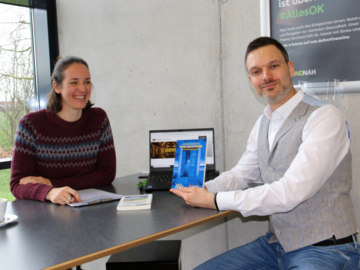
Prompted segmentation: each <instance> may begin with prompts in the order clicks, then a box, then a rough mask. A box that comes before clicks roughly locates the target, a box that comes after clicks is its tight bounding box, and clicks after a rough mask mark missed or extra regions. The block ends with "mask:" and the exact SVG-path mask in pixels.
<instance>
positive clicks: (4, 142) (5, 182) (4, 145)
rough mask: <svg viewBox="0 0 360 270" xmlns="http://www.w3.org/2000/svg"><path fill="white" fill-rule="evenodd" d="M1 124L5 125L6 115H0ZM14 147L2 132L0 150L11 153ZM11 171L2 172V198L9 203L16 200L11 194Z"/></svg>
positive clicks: (0, 191) (0, 131) (0, 132)
mask: <svg viewBox="0 0 360 270" xmlns="http://www.w3.org/2000/svg"><path fill="white" fill-rule="evenodd" d="M0 122H2V123H4V122H5V119H4V114H3V113H0ZM10 147H12V145H11V144H10V142H9V140H8V138H7V136H6V134H5V133H4V132H3V131H2V130H0V148H1V149H3V150H5V151H9V150H10ZM9 184H10V169H7V170H0V198H5V199H8V201H13V200H15V198H14V196H13V195H12V194H11V192H10V185H9Z"/></svg>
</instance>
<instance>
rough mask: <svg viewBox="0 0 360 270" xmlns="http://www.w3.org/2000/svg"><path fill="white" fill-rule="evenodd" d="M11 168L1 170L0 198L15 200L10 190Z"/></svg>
mask: <svg viewBox="0 0 360 270" xmlns="http://www.w3.org/2000/svg"><path fill="white" fill-rule="evenodd" d="M9 183H10V169H7V170H0V198H5V199H8V201H13V200H15V198H14V196H13V195H12V194H11V192H10V186H9Z"/></svg>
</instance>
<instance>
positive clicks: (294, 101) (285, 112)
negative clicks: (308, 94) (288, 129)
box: [264, 88, 304, 120]
mask: <svg viewBox="0 0 360 270" xmlns="http://www.w3.org/2000/svg"><path fill="white" fill-rule="evenodd" d="M295 89H296V91H297V93H296V94H295V95H294V96H293V97H292V98H290V99H289V100H288V101H287V102H286V103H285V104H283V105H282V106H281V107H279V108H277V110H276V111H275V112H277V113H279V114H280V115H281V116H282V117H283V118H284V119H286V118H287V117H288V116H289V115H290V113H291V112H292V111H293V110H294V109H295V107H296V106H297V105H298V104H299V103H300V101H301V100H302V99H303V97H304V92H303V91H302V90H301V88H295ZM273 113H274V112H273V111H272V110H271V108H270V106H269V104H268V105H267V106H266V107H265V109H264V114H265V116H266V117H267V118H268V119H269V120H271V116H272V114H273Z"/></svg>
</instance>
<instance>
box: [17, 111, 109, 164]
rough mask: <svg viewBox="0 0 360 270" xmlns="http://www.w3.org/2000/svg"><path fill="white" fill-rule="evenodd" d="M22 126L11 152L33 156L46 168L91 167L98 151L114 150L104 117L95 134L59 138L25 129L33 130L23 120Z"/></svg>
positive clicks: (25, 120)
mask: <svg viewBox="0 0 360 270" xmlns="http://www.w3.org/2000/svg"><path fill="white" fill-rule="evenodd" d="M23 123H24V124H19V126H18V130H17V136H16V138H15V149H14V150H15V151H19V152H23V153H24V154H29V155H34V156H36V163H37V164H38V165H40V166H45V167H47V168H63V167H64V168H66V167H82V166H89V165H94V164H96V162H97V156H98V154H99V151H108V150H109V149H113V148H114V145H113V144H112V143H111V142H112V141H113V137H112V133H111V127H110V123H109V121H108V119H107V118H105V119H104V120H103V122H102V124H101V130H98V131H97V132H95V133H91V134H86V135H83V136H75V137H60V138H57V137H50V136H44V135H43V134H40V133H38V132H37V131H36V130H35V129H32V130H31V129H29V128H27V126H28V127H30V128H31V127H32V125H31V123H30V121H29V120H28V119H27V118H24V119H23ZM104 126H105V128H104ZM23 146H26V147H23Z"/></svg>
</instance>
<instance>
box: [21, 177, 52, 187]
mask: <svg viewBox="0 0 360 270" xmlns="http://www.w3.org/2000/svg"><path fill="white" fill-rule="evenodd" d="M19 184H20V185H27V184H43V185H47V186H50V187H52V184H51V182H50V180H49V179H47V178H44V177H41V176H27V177H24V178H21V179H20V181H19Z"/></svg>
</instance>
